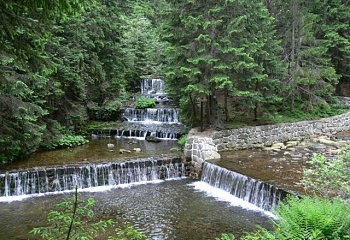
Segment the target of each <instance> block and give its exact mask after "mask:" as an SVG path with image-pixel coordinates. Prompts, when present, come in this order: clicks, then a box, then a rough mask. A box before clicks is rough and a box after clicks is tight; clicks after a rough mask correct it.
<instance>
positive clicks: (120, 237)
mask: <svg viewBox="0 0 350 240" xmlns="http://www.w3.org/2000/svg"><path fill="white" fill-rule="evenodd" d="M115 231H116V234H117V237H113V236H110V237H108V240H147V239H148V238H147V236H146V235H145V234H143V233H142V232H140V231H137V230H136V229H134V227H132V226H130V224H129V223H128V222H125V223H124V225H123V226H122V227H118V228H116V229H115Z"/></svg>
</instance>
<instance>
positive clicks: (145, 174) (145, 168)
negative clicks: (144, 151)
mask: <svg viewBox="0 0 350 240" xmlns="http://www.w3.org/2000/svg"><path fill="white" fill-rule="evenodd" d="M185 172H186V164H185V163H183V162H182V159H181V157H172V158H169V157H158V158H146V159H135V160H129V161H125V162H109V163H98V164H86V165H66V166H56V167H42V168H41V167H38V168H32V169H25V170H24V169H23V170H17V171H7V172H4V173H0V197H10V196H21V195H32V194H39V193H48V192H60V191H67V190H73V189H74V188H75V187H76V186H78V187H79V188H91V187H99V186H115V185H120V184H130V183H137V182H147V181H155V180H164V179H173V178H179V177H185V175H186V174H185Z"/></svg>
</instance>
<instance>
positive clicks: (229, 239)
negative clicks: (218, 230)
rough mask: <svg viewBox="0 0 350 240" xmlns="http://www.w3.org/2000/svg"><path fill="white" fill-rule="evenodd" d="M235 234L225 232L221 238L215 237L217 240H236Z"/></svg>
mask: <svg viewBox="0 0 350 240" xmlns="http://www.w3.org/2000/svg"><path fill="white" fill-rule="evenodd" d="M235 239H236V238H235V236H234V235H233V234H232V233H223V234H221V237H220V238H215V240H235Z"/></svg>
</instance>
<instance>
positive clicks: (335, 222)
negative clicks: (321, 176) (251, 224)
mask: <svg viewBox="0 0 350 240" xmlns="http://www.w3.org/2000/svg"><path fill="white" fill-rule="evenodd" d="M349 212H350V205H349V204H348V203H346V202H344V201H343V200H341V199H334V200H329V199H323V198H319V197H315V198H311V197H304V198H298V197H295V196H293V197H289V198H288V199H287V201H286V202H285V203H280V205H279V207H278V208H277V210H276V215H277V216H278V219H279V220H278V221H275V222H273V226H274V230H273V231H268V230H266V229H264V228H262V227H260V228H259V229H258V231H257V232H255V233H247V234H246V235H245V236H243V237H242V238H241V239H242V240H253V239H254V240H268V239H270V240H272V239H276V240H277V239H278V240H287V239H288V240H289V239H298V240H338V239H350V234H349V233H350V214H349Z"/></svg>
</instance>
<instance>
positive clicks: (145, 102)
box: [135, 97, 157, 109]
mask: <svg viewBox="0 0 350 240" xmlns="http://www.w3.org/2000/svg"><path fill="white" fill-rule="evenodd" d="M156 104H157V103H156V100H155V99H154V98H146V97H138V98H136V106H135V108H138V109H145V108H153V107H155V106H156Z"/></svg>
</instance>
